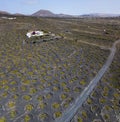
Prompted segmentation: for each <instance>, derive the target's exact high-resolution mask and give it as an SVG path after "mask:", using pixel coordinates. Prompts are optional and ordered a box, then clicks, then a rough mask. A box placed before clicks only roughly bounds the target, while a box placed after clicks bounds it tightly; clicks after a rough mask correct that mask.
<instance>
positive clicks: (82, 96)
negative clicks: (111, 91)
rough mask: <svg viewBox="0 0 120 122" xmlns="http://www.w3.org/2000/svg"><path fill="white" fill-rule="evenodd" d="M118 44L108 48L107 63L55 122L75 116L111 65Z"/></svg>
mask: <svg viewBox="0 0 120 122" xmlns="http://www.w3.org/2000/svg"><path fill="white" fill-rule="evenodd" d="M118 43H120V40H117V41H116V42H114V44H113V46H112V48H110V51H111V53H110V55H109V56H108V58H107V61H106V62H105V64H104V65H103V66H102V68H101V69H100V70H99V72H98V73H97V75H96V76H95V77H94V78H93V80H91V81H90V83H89V84H88V86H87V87H86V88H85V89H84V90H83V92H82V93H81V94H80V96H79V97H78V98H77V99H76V101H75V103H74V104H73V105H72V106H70V108H68V109H67V110H66V111H65V112H64V113H63V115H62V117H61V118H59V119H56V120H55V122H70V120H71V119H72V118H73V116H74V115H75V114H76V112H77V110H78V109H79V108H80V107H81V106H82V104H83V103H84V102H85V101H86V99H87V98H88V97H89V95H90V94H91V92H92V91H93V89H94V88H95V87H96V86H97V83H98V82H99V80H100V79H101V78H102V76H103V75H104V74H105V72H106V71H107V69H108V68H109V66H110V65H111V63H112V61H113V58H114V55H115V53H116V45H117V44H118Z"/></svg>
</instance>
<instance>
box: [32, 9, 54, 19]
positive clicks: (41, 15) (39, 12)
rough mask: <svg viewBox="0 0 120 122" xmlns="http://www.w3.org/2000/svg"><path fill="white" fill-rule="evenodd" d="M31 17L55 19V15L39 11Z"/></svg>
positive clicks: (47, 11)
mask: <svg viewBox="0 0 120 122" xmlns="http://www.w3.org/2000/svg"><path fill="white" fill-rule="evenodd" d="M32 16H37V17H56V14H54V13H52V12H51V11H49V10H39V11H37V12H35V13H33V14H32Z"/></svg>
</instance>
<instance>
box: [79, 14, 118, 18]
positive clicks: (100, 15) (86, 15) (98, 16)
mask: <svg viewBox="0 0 120 122" xmlns="http://www.w3.org/2000/svg"><path fill="white" fill-rule="evenodd" d="M119 16H120V15H119V14H104V13H93V14H84V15H80V16H79V17H83V18H90V17H93V18H94V17H97V18H100V17H101V18H105V17H119Z"/></svg>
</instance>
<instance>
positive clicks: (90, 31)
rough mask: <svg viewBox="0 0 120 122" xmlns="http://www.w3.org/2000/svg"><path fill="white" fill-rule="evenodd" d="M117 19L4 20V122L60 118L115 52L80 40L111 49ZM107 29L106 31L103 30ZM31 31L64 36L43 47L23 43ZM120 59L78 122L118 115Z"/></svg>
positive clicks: (0, 60) (0, 39)
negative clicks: (111, 53) (110, 54)
mask: <svg viewBox="0 0 120 122" xmlns="http://www.w3.org/2000/svg"><path fill="white" fill-rule="evenodd" d="M117 21H118V20H117V19H116V20H115V19H110V20H109V19H108V20H106V19H97V20H96V19H93V20H91V19H90V20H84V19H57V18H56V19H52V18H32V17H17V19H16V20H2V19H0V122H5V121H7V122H13V121H14V120H15V121H16V122H23V121H24V122H33V121H34V122H38V121H40V122H53V121H54V120H55V119H56V118H58V117H61V115H62V112H64V111H65V110H66V109H67V108H68V107H69V106H70V105H71V104H74V101H75V99H76V98H77V97H78V95H80V93H81V92H82V90H83V89H84V88H85V87H86V86H87V85H88V84H89V82H90V80H92V79H93V77H94V76H95V75H96V74H97V72H98V71H99V70H100V68H101V67H102V65H103V64H104V63H105V61H106V59H107V57H108V55H109V53H110V52H109V50H107V49H106V50H103V49H101V48H99V47H97V46H93V45H88V44H84V43H81V42H79V41H76V40H83V41H87V42H90V43H95V44H98V45H104V46H106V47H110V46H111V45H112V43H113V42H114V41H115V40H116V39H118V38H119V32H120V31H119V30H118V26H117V25H115V24H116V23H115V22H117ZM114 23H115V24H114ZM104 29H106V30H107V33H104V32H103V30H104ZM29 30H44V31H47V32H52V33H55V34H56V35H60V36H61V37H62V38H60V39H54V40H52V41H47V42H42V43H38V44H37V43H35V44H33V43H26V42H25V43H24V40H26V38H27V37H26V36H25V34H26V33H27V32H28V31H29ZM118 51H119V47H118ZM119 58H120V57H119V53H117V54H116V57H115V60H114V62H113V64H112V66H111V68H110V71H108V73H106V74H105V76H104V78H103V79H102V80H101V82H100V84H99V85H98V87H97V88H96V89H95V92H93V94H92V95H91V96H90V98H89V99H88V100H87V101H86V103H85V104H84V105H83V107H82V108H80V112H78V113H77V114H76V116H75V117H74V118H75V119H73V121H74V120H75V122H76V120H77V121H78V122H82V121H83V122H89V121H92V120H94V119H100V120H101V121H102V120H103V119H104V120H106V121H107V120H108V122H109V120H110V122H112V120H114V119H115V117H111V116H110V115H111V114H114V115H116V113H117V112H118V111H117V110H118V98H119V85H120V84H119V82H117V81H119V80H120V77H119V70H120V66H119V62H118V61H119ZM111 95H113V97H112V96H111ZM81 110H82V111H81ZM109 112H111V113H110V114H109ZM96 114H97V116H98V117H97V118H95V117H96ZM99 115H100V116H99ZM76 118H77V119H76ZM90 119H91V120H90Z"/></svg>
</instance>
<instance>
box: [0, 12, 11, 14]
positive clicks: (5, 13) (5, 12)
mask: <svg viewBox="0 0 120 122" xmlns="http://www.w3.org/2000/svg"><path fill="white" fill-rule="evenodd" d="M0 14H10V13H8V12H7V11H0Z"/></svg>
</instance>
